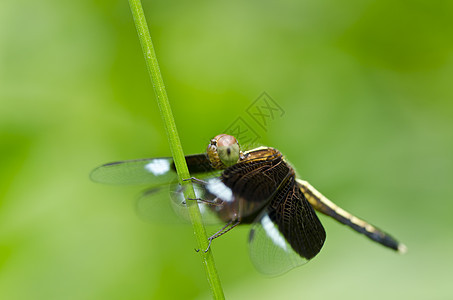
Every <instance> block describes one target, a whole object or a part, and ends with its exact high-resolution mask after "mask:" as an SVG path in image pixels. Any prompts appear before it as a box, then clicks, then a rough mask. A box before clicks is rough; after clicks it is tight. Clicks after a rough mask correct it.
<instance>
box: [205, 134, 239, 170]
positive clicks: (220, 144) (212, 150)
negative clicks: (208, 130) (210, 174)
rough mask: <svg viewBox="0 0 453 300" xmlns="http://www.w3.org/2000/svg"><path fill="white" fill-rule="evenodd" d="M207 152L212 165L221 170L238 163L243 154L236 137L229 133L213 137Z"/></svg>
mask: <svg viewBox="0 0 453 300" xmlns="http://www.w3.org/2000/svg"><path fill="white" fill-rule="evenodd" d="M206 152H207V154H208V158H209V160H210V161H211V164H212V166H213V167H214V168H216V169H220V170H222V169H225V168H227V167H229V166H232V165H234V164H236V163H237V162H238V161H239V160H240V159H241V157H242V156H243V155H242V152H241V148H240V147H239V143H238V141H237V140H236V138H235V137H234V136H232V135H228V134H219V135H217V136H215V137H214V138H213V139H211V141H210V143H209V145H208V148H207V149H206Z"/></svg>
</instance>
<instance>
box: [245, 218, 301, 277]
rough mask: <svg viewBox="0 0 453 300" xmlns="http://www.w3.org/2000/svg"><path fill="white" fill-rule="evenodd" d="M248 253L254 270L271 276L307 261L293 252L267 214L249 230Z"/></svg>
mask: <svg viewBox="0 0 453 300" xmlns="http://www.w3.org/2000/svg"><path fill="white" fill-rule="evenodd" d="M249 252H250V259H251V260H252V263H253V264H254V266H255V267H256V269H257V270H258V271H260V272H261V273H263V274H266V275H271V276H275V275H280V274H283V273H285V272H288V271H289V270H291V269H293V268H295V267H298V266H301V265H303V264H305V263H307V262H308V261H309V260H308V259H306V258H303V257H301V256H300V255H299V254H297V253H296V252H295V251H294V250H293V248H292V247H291V245H290V244H289V243H288V242H287V241H286V239H285V237H284V236H283V235H282V234H281V232H280V231H279V229H278V226H277V225H276V224H275V223H274V222H273V221H272V220H271V218H270V217H269V215H268V214H267V213H266V214H264V215H262V216H261V217H260V218H259V221H258V222H255V223H254V224H253V226H252V229H251V230H250V235H249Z"/></svg>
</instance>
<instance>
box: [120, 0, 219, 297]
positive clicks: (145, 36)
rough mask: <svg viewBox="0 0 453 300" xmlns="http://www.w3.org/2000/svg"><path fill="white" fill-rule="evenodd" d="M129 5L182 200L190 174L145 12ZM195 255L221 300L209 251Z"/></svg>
mask: <svg viewBox="0 0 453 300" xmlns="http://www.w3.org/2000/svg"><path fill="white" fill-rule="evenodd" d="M129 5H130V7H131V10H132V15H133V17H134V22H135V26H136V28H137V32H138V36H139V39H140V43H141V45H142V49H143V53H144V55H145V61H146V65H147V67H148V72H149V74H150V76H151V81H152V84H153V87H154V92H155V93H156V97H157V103H158V106H159V110H160V114H161V116H162V119H163V121H164V124H165V130H166V133H167V137H168V141H169V144H170V149H171V153H172V156H173V160H174V162H175V166H176V171H177V173H178V178H179V182H180V183H181V184H182V185H185V188H184V196H185V197H186V199H187V198H195V192H194V189H193V186H192V183H190V182H187V181H183V180H182V179H183V178H189V177H190V174H189V170H188V168H187V163H186V160H185V158H184V152H183V150H182V146H181V142H180V140H179V136H178V131H177V130H176V124H175V120H174V118H173V114H172V112H171V107H170V103H169V101H168V97H167V92H166V90H165V85H164V81H163V79H162V75H161V73H160V69H159V64H158V62H157V57H156V53H155V52H154V47H153V42H152V40H151V35H150V34H149V30H148V25H147V23H146V19H145V13H144V12H143V8H142V4H141V1H140V0H129ZM187 206H188V210H189V215H190V220H191V222H192V226H193V229H194V233H195V236H196V239H197V243H198V247H199V249H206V248H207V247H208V239H207V235H206V229H205V228H204V225H203V222H202V219H201V214H200V210H199V208H198V205H197V203H196V201H187ZM199 253H201V258H202V262H203V266H204V268H205V271H206V275H207V278H208V282H209V285H210V288H211V292H212V295H213V297H214V299H224V298H225V297H224V294H223V290H222V286H221V284H220V279H219V276H218V274H217V269H216V267H215V263H214V257H213V255H212V250H209V251H208V252H207V253H203V251H200V252H199Z"/></svg>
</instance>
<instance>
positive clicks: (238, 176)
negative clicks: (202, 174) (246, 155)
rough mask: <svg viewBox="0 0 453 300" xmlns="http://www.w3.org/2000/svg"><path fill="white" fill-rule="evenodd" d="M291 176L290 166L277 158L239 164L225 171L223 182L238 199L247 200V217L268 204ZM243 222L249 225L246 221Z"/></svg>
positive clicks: (279, 157) (280, 158)
mask: <svg viewBox="0 0 453 300" xmlns="http://www.w3.org/2000/svg"><path fill="white" fill-rule="evenodd" d="M290 175H291V169H290V168H289V166H288V165H287V164H286V163H285V162H284V161H283V159H282V157H281V156H277V157H275V158H272V159H261V160H249V161H244V162H240V163H237V164H235V165H233V166H231V167H229V168H227V169H226V170H224V172H223V173H222V176H221V180H222V182H223V183H224V184H225V185H226V186H227V187H229V188H230V189H231V190H232V191H233V194H234V196H235V197H236V198H242V199H245V200H246V201H245V204H246V205H247V206H248V207H247V208H245V210H244V211H246V215H253V213H256V212H258V211H259V210H260V208H262V207H263V206H264V205H265V204H266V203H268V201H269V200H270V199H271V198H272V197H273V195H275V193H276V192H277V190H278V189H279V187H280V185H281V184H282V182H284V181H285V180H286V178H287V177H288V176H290ZM243 221H244V222H245V223H247V220H246V219H244V220H243ZM249 221H253V219H251V220H249Z"/></svg>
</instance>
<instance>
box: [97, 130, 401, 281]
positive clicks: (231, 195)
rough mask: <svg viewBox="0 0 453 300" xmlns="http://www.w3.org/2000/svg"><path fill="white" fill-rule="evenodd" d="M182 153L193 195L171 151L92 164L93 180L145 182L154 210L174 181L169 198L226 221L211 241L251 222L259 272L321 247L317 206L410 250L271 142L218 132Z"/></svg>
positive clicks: (280, 269)
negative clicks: (250, 145) (329, 193)
mask: <svg viewBox="0 0 453 300" xmlns="http://www.w3.org/2000/svg"><path fill="white" fill-rule="evenodd" d="M185 159H186V162H187V165H188V168H189V172H190V173H191V176H193V177H191V178H187V180H191V181H192V182H193V185H194V188H195V192H196V198H194V199H184V196H183V193H182V192H183V190H182V188H181V186H179V185H178V184H177V181H176V168H175V164H174V162H173V159H172V158H170V157H160V158H147V159H137V160H126V161H118V162H112V163H107V164H104V165H101V166H99V167H97V168H96V169H94V170H93V171H92V173H91V179H92V180H93V181H95V182H100V183H106V184H147V185H149V186H150V188H149V190H147V191H146V192H145V193H144V195H143V197H142V198H141V200H140V201H142V202H143V203H147V205H148V207H151V209H153V208H155V209H158V207H159V201H162V200H158V199H157V198H158V197H155V195H156V193H155V192H156V191H157V190H159V189H162V186H171V188H170V190H171V191H172V192H170V195H172V196H171V197H170V198H171V199H173V202H174V203H176V206H178V207H179V208H182V209H183V210H184V208H185V206H186V203H187V201H197V203H198V204H199V206H200V210H201V211H202V212H203V213H204V214H206V215H209V214H210V215H214V216H215V218H216V219H217V220H218V221H219V222H222V223H224V224H225V225H224V226H223V227H222V228H221V229H220V230H219V231H217V232H216V233H215V234H213V235H212V236H210V237H209V239H208V241H209V247H210V246H211V242H212V241H213V240H214V239H216V238H218V237H220V236H222V235H223V234H225V233H226V232H229V231H230V230H231V229H233V228H234V227H236V226H238V225H240V224H250V225H251V229H250V233H249V238H248V245H249V254H250V258H251V260H252V262H253V264H254V265H255V267H256V268H257V269H258V270H259V271H260V272H262V273H264V274H268V275H279V274H282V273H285V272H287V271H289V270H291V269H293V268H295V267H297V266H300V265H303V264H305V263H307V262H308V261H310V260H311V259H313V258H314V257H315V256H316V255H317V254H318V253H319V252H320V251H321V248H322V247H323V245H324V241H325V239H326V232H325V230H324V227H323V226H322V224H321V222H320V220H319V218H318V216H317V214H316V213H315V211H318V212H319V213H322V214H324V215H327V216H329V217H332V218H333V219H335V220H336V221H338V222H340V223H342V224H344V225H347V226H349V227H350V228H352V229H353V230H355V231H357V232H358V233H361V234H363V235H365V236H366V237H368V238H369V239H371V240H372V241H375V242H377V243H379V244H381V245H383V246H385V247H387V248H390V249H392V250H395V251H397V252H400V253H405V252H406V251H407V247H406V246H405V245H404V244H402V243H400V242H398V241H397V240H396V239H395V238H393V237H392V236H391V235H389V234H388V233H386V232H384V231H382V230H381V229H379V228H377V227H376V226H374V225H371V224H370V223H368V222H366V221H364V220H362V219H360V218H358V217H356V216H354V215H352V214H351V213H349V212H347V211H346V210H344V209H342V208H341V207H339V206H337V205H336V204H334V203H333V202H332V201H330V200H329V199H327V198H326V197H325V196H324V195H322V194H321V193H320V192H319V191H318V190H316V189H315V188H314V187H313V186H312V185H311V184H309V183H308V182H307V181H305V180H302V179H300V178H298V177H297V176H296V172H295V169H294V168H293V167H292V166H291V165H290V164H289V163H288V162H287V161H286V160H285V157H284V156H283V155H282V153H281V152H280V151H278V150H277V149H275V148H272V147H258V148H254V149H251V150H247V151H242V150H241V148H240V146H239V143H238V141H237V139H236V138H235V137H234V136H232V135H228V134H219V135H217V136H215V137H214V138H212V139H211V140H210V142H209V144H208V146H207V149H206V152H205V153H200V154H195V155H188V156H186V157H185ZM174 195H176V196H174ZM175 199H176V200H175ZM157 213H159V212H157ZM209 247H208V248H207V249H205V251H208V250H209Z"/></svg>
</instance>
